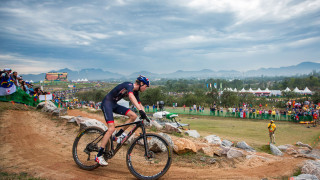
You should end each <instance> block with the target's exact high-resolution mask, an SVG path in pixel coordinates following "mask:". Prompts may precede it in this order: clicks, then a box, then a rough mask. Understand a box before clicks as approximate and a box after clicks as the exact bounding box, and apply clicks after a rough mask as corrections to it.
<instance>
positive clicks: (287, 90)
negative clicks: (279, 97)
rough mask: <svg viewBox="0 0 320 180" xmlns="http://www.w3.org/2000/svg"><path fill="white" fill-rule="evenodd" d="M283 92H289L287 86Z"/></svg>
mask: <svg viewBox="0 0 320 180" xmlns="http://www.w3.org/2000/svg"><path fill="white" fill-rule="evenodd" d="M283 91H284V92H290V91H291V90H290V89H289V88H288V87H287V88H286V89H285V90H283Z"/></svg>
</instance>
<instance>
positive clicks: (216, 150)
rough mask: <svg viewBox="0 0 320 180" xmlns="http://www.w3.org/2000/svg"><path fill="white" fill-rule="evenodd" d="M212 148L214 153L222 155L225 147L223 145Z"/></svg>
mask: <svg viewBox="0 0 320 180" xmlns="http://www.w3.org/2000/svg"><path fill="white" fill-rule="evenodd" d="M211 149H212V151H213V155H217V156H222V152H223V151H224V149H223V148H222V146H211Z"/></svg>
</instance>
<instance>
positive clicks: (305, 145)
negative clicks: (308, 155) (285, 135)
mask: <svg viewBox="0 0 320 180" xmlns="http://www.w3.org/2000/svg"><path fill="white" fill-rule="evenodd" d="M296 145H298V146H302V147H307V148H309V149H310V150H312V147H311V146H310V145H309V144H303V143H302V142H300V141H299V142H297V143H296Z"/></svg>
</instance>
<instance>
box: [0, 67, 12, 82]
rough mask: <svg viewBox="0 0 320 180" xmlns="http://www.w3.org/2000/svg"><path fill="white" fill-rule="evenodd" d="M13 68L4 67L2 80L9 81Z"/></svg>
mask: <svg viewBox="0 0 320 180" xmlns="http://www.w3.org/2000/svg"><path fill="white" fill-rule="evenodd" d="M10 73H11V69H10V68H5V69H3V72H2V73H1V80H3V81H8V80H9V78H10Z"/></svg>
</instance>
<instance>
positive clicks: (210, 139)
mask: <svg viewBox="0 0 320 180" xmlns="http://www.w3.org/2000/svg"><path fill="white" fill-rule="evenodd" d="M205 139H206V140H207V142H208V143H209V144H215V145H221V143H222V141H221V139H220V137H219V136H216V135H209V136H206V137H205Z"/></svg>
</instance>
